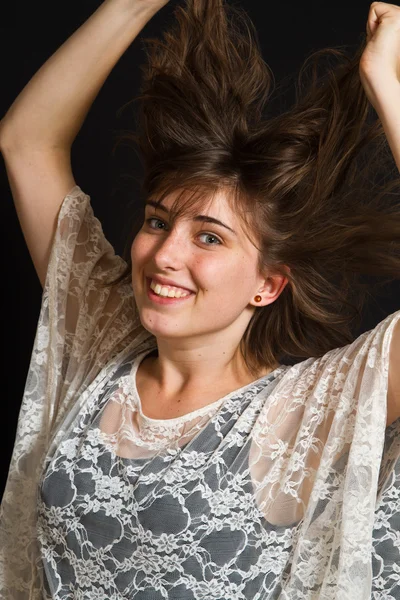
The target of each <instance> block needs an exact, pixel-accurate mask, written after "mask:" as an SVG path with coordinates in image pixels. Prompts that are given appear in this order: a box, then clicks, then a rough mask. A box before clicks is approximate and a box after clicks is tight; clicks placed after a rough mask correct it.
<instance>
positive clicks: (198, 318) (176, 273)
mask: <svg viewBox="0 0 400 600" xmlns="http://www.w3.org/2000/svg"><path fill="white" fill-rule="evenodd" d="M172 201H173V198H172V197H171V196H169V197H167V198H165V199H164V201H163V203H162V204H163V206H164V207H165V210H163V209H160V208H157V209H156V208H155V207H153V206H151V205H146V208H145V219H144V224H143V226H142V228H141V229H140V231H139V233H138V234H137V236H136V238H135V240H134V242H133V244H132V248H131V257H132V287H133V292H134V296H135V301H136V304H137V307H138V310H139V315H140V319H141V322H142V325H143V326H144V327H145V329H147V330H148V331H149V332H151V333H152V334H153V335H155V336H156V337H161V338H180V339H182V340H183V338H185V339H187V340H189V339H190V338H194V337H196V338H197V339H200V337H201V338H204V339H203V341H206V342H212V340H213V337H214V336H216V335H218V339H220V336H221V334H222V335H223V332H224V331H225V332H227V335H228V337H229V332H231V333H232V334H233V335H234V331H235V330H237V331H240V332H241V335H242V333H243V332H244V330H245V328H246V326H247V323H248V321H249V320H250V318H251V316H252V314H253V312H254V307H255V306H257V305H258V304H256V303H254V301H253V298H254V296H255V295H256V294H257V292H258V290H259V289H260V286H262V285H263V284H264V283H265V282H264V278H263V277H262V276H261V275H260V274H259V273H258V270H257V259H258V250H257V249H256V248H255V246H254V245H253V244H252V243H251V242H250V240H249V239H248V238H247V237H246V235H245V233H244V230H243V229H242V226H241V222H240V220H239V218H238V217H237V216H235V214H234V213H233V212H232V210H231V208H230V206H229V203H228V202H227V200H226V199H225V197H224V195H223V194H222V193H221V194H220V195H218V196H216V197H215V199H214V201H213V202H212V204H210V206H209V207H208V208H207V209H203V210H201V211H200V212H201V213H202V215H204V216H206V217H212V218H213V219H217V220H218V221H221V222H222V223H223V224H224V225H225V227H224V226H223V225H218V224H216V223H210V222H205V221H204V219H203V218H202V219H201V220H200V219H199V218H198V217H196V218H195V219H193V217H187V216H183V217H181V218H179V219H177V220H176V222H175V223H174V225H173V226H172V224H171V223H170V219H169V214H168V209H169V208H170V206H171V205H172ZM231 230H233V231H231ZM158 277H160V278H161V279H162V278H164V279H168V280H170V281H171V282H173V283H174V284H175V286H177V287H181V286H182V287H184V288H187V289H188V290H190V291H191V293H190V294H189V295H188V296H187V297H186V298H183V299H178V300H177V299H173V300H172V301H171V299H168V300H167V301H165V300H163V299H161V301H160V298H161V297H160V296H156V295H155V294H154V293H153V292H152V291H150V289H149V283H150V280H151V279H152V278H154V279H155V280H157V278H158ZM272 285H275V287H279V285H278V286H277V284H272ZM167 289H168V290H170V288H167ZM158 290H159V288H158ZM273 290H275V288H273ZM156 291H157V290H156ZM269 294H270V296H268V300H269V301H268V302H261V303H260V305H262V304H264V305H265V304H269V303H270V302H272V301H273V300H274V299H275V298H276V297H277V296H278V295H279V293H278V294H277V293H275V294H271V292H269ZM250 302H252V304H250ZM241 335H240V337H241ZM215 339H216V338H215Z"/></svg>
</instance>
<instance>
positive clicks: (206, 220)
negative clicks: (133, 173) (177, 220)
mask: <svg viewBox="0 0 400 600" xmlns="http://www.w3.org/2000/svg"><path fill="white" fill-rule="evenodd" d="M147 205H149V206H153V207H154V208H159V209H160V210H162V211H164V212H166V213H167V214H168V213H169V210H168V208H166V207H165V206H164V205H163V204H161V203H160V202H156V201H155V200H146V206H147ZM193 221H202V222H204V223H214V224H215V225H220V226H221V227H225V229H229V231H231V232H232V233H233V234H234V235H237V233H236V231H234V230H233V229H231V228H230V227H228V225H225V223H223V222H222V221H219V220H218V219H215V218H214V217H209V216H208V215H197V216H195V217H193Z"/></svg>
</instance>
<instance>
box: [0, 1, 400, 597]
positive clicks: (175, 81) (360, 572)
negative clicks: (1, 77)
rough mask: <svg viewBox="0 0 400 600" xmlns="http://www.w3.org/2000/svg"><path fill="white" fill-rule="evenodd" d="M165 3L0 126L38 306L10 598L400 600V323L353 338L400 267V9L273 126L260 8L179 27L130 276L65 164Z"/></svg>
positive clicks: (144, 110) (86, 30)
mask: <svg viewBox="0 0 400 600" xmlns="http://www.w3.org/2000/svg"><path fill="white" fill-rule="evenodd" d="M165 4H166V2H165V1H163V2H160V1H154V0H153V1H151V0H105V2H104V3H103V4H102V5H101V6H100V7H99V8H98V9H97V10H96V12H95V13H94V14H93V15H92V16H91V17H90V18H89V19H88V20H87V21H86V22H85V23H84V24H83V25H82V26H81V27H80V28H79V29H78V30H77V31H76V32H75V33H74V34H73V35H72V36H71V38H70V39H68V40H67V41H66V42H65V44H63V45H62V46H61V47H60V49H59V50H58V51H57V52H56V53H55V54H54V55H53V56H52V57H51V58H50V59H49V60H48V61H47V62H46V63H45V64H44V65H43V67H42V68H41V69H40V70H39V71H38V73H36V75H35V76H34V77H33V78H32V80H31V81H30V82H29V83H28V85H27V86H26V87H25V89H24V90H23V91H22V92H21V94H20V95H19V96H18V98H17V99H16V100H15V102H14V104H13V105H12V106H11V107H10V109H9V111H8V113H7V114H6V116H5V117H4V119H3V121H2V124H1V135H0V141H1V148H2V152H3V156H4V160H5V164H6V167H7V173H8V176H9V182H10V187H11V190H12V194H13V197H14V200H15V204H16V207H17V211H18V216H19V219H20V222H21V227H22V230H23V232H24V236H25V239H26V242H27V245H28V247H29V251H30V253H31V256H32V260H33V262H34V265H35V268H36V271H37V274H38V276H39V279H40V281H41V283H42V285H43V299H42V307H41V312H40V316H39V323H38V329H37V335H36V338H35V343H34V348H33V352H32V360H31V364H30V368H29V373H28V378H27V382H26V388H25V393H24V398H23V403H22V407H21V412H20V419H19V423H18V430H17V435H16V441H15V448H14V453H13V457H12V461H11V465H10V471H9V477H8V480H7V485H6V490H5V493H4V497H3V501H2V513H1V529H0V556H1V561H0V565H1V566H0V595H1V597H2V598H10V599H15V600H26V599H28V598H29V599H39V598H40V599H42V598H57V599H67V598H68V599H70V598H71V599H72V598H82V599H85V600H87V599H90V600H94V599H96V600H103V599H104V600H106V599H107V600H111V599H113V600H114V599H115V600H116V599H121V598H129V599H134V598H135V599H138V600H150V599H151V600H158V599H160V600H161V599H162V598H170V599H172V600H178V599H185V600H192V599H193V600H194V599H196V600H200V599H201V600H203V599H204V600H205V599H207V600H210V599H211V598H213V599H215V600H220V599H228V600H242V599H254V600H255V599H257V600H267V599H272V598H276V599H277V598H280V599H291V600H292V599H293V600H294V599H296V600H298V599H307V600H311V599H315V598H324V599H328V598H335V599H340V600H349V599H352V600H367V599H369V598H371V597H374V598H378V597H383V596H385V598H396V597H399V593H400V587H399V586H400V579H399V567H398V565H399V564H400V550H399V544H398V522H399V517H400V510H399V502H398V500H399V491H400V484H399V478H400V458H399V456H400V451H399V439H400V419H399V417H400V401H399V396H400V393H399V368H398V365H399V361H400V331H399V320H400V311H396V312H395V313H394V314H392V315H389V316H388V317H387V318H385V319H384V320H383V321H382V322H381V323H379V324H378V325H377V326H376V327H375V329H373V330H371V331H368V332H366V333H364V334H362V335H361V336H359V337H358V338H357V339H355V340H354V339H353V336H352V334H351V329H350V325H352V321H353V318H354V316H355V315H357V314H358V315H359V314H360V309H361V305H362V300H363V294H362V293H360V290H361V291H362V289H363V288H362V285H361V282H360V281H359V277H358V276H359V275H364V274H372V275H378V276H381V277H384V278H385V281H387V280H389V279H395V278H398V276H399V273H400V254H399V249H400V209H399V206H398V203H397V204H393V195H392V197H391V202H389V200H387V199H386V198H385V199H384V201H382V197H383V196H384V194H385V193H386V192H389V191H392V190H393V188H394V185H397V184H398V183H399V178H398V177H395V178H394V179H393V181H392V182H391V183H390V184H386V187H384V188H380V187H378V186H376V187H372V186H371V173H374V172H378V168H379V167H380V166H383V167H385V168H386V169H387V168H388V166H387V164H386V163H385V162H384V161H383V158H384V156H386V157H387V153H386V150H387V147H388V145H387V143H386V142H388V143H389V146H390V149H391V150H392V153H393V156H390V159H391V160H393V157H394V159H395V161H396V163H397V167H400V125H399V123H400V110H399V108H398V107H399V106H400V102H399V101H400V81H399V77H400V42H399V41H398V29H399V24H400V9H399V7H396V6H394V5H389V4H383V3H374V4H373V5H371V8H370V13H369V15H368V22H367V39H366V40H365V42H366V43H365V42H364V43H363V45H362V47H360V49H359V51H358V52H357V53H356V55H355V56H354V57H352V58H351V59H348V58H346V57H345V56H344V55H343V53H341V52H339V51H336V50H331V51H330V54H331V55H333V56H335V57H336V58H337V59H338V64H337V65H336V66H335V67H334V68H330V69H328V70H325V73H324V74H323V76H321V77H318V78H314V79H313V81H312V82H311V84H310V86H309V89H307V90H306V91H304V92H302V93H301V94H299V96H298V98H297V101H296V104H295V105H294V106H293V107H292V108H291V109H290V110H288V111H286V112H285V113H284V114H281V115H279V116H276V117H273V118H272V117H270V118H268V119H267V118H265V115H263V112H262V111H263V107H264V104H265V101H266V99H267V96H268V90H269V86H270V73H269V71H268V68H267V66H266V65H265V63H264V62H263V60H262V57H261V52H260V49H259V46H258V44H257V41H256V35H255V31H254V29H253V28H252V24H251V22H250V21H249V20H248V18H247V17H246V15H245V13H244V12H242V11H240V10H239V9H237V8H236V9H233V8H229V7H228V6H227V5H226V4H225V3H224V2H223V0H187V1H186V4H185V6H184V7H177V8H176V12H175V15H176V18H177V21H176V23H174V25H173V26H171V28H170V29H169V30H168V31H167V32H166V33H165V39H164V41H163V42H161V41H157V40H150V45H152V51H151V52H149V55H148V64H147V69H144V70H143V86H142V89H141V92H140V96H139V97H138V100H140V104H139V111H138V117H139V118H138V131H137V133H136V134H132V135H131V137H132V139H134V141H135V142H136V143H137V145H138V147H139V149H140V153H141V157H142V160H143V181H142V186H141V192H142V198H141V216H140V218H136V219H134V223H133V226H132V237H131V238H130V239H129V240H128V245H127V252H126V256H125V257H124V258H122V257H119V256H116V255H115V253H114V251H113V249H112V247H111V246H110V244H109V243H108V242H107V240H106V239H105V238H104V235H103V232H102V228H101V225H100V223H99V221H98V220H97V219H96V218H95V217H94V215H93V212H92V209H91V205H90V198H89V196H88V195H86V194H85V193H84V191H83V190H81V188H80V187H79V186H78V185H76V182H75V180H74V177H73V174H72V172H71V166H70V149H71V144H72V142H73V140H74V138H75V136H76V135H77V132H78V131H79V128H80V127H81V124H82V122H83V119H84V118H85V115H86V114H87V111H88V109H89V107H90V105H91V104H92V102H93V100H94V98H95V97H96V94H97V93H98V91H99V89H100V87H101V86H102V84H103V82H104V80H105V78H106V77H107V75H108V74H109V72H110V70H111V69H112V67H113V65H114V64H115V63H116V61H117V60H118V59H119V57H120V56H121V54H122V53H123V52H124V50H125V49H126V48H127V47H128V46H129V44H130V43H131V42H132V40H133V39H134V38H135V36H136V35H137V34H138V33H139V32H140V30H141V29H142V28H143V26H144V25H145V24H146V23H147V22H148V20H149V19H150V18H151V17H152V16H153V15H154V14H155V13H156V12H157V11H158V10H159V9H160V8H161V7H162V6H163V5H165ZM242 26H243V27H242ZM318 54H320V53H318ZM371 105H372V106H373V107H374V108H375V110H376V111H377V113H378V116H379V119H378V120H373V122H372V123H370V124H368V123H367V121H368V116H369V115H370V110H369V109H370V107H371ZM361 159H362V160H361ZM378 159H380V160H381V162H378ZM392 167H393V164H392ZM285 357H289V358H294V359H295V360H297V361H298V362H297V364H293V365H289V364H283V363H282V360H283V359H284V358H285ZM396 361H397V362H396ZM289 362H290V361H289ZM292 362H293V361H292Z"/></svg>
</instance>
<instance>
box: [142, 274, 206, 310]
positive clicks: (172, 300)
mask: <svg viewBox="0 0 400 600" xmlns="http://www.w3.org/2000/svg"><path fill="white" fill-rule="evenodd" d="M150 283H151V278H150V277H146V289H147V297H148V298H149V300H151V302H154V303H155V304H178V303H180V302H184V301H185V300H188V299H189V298H191V297H192V296H194V295H195V294H194V293H193V292H189V293H187V291H186V290H182V293H185V294H187V295H185V296H181V297H180V298H176V297H169V296H160V295H159V294H156V292H155V291H153V290H152V289H151V287H150ZM162 287H165V288H167V289H168V286H162Z"/></svg>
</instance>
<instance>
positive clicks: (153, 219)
mask: <svg viewBox="0 0 400 600" xmlns="http://www.w3.org/2000/svg"><path fill="white" fill-rule="evenodd" d="M151 221H158V222H159V223H163V224H164V225H165V223H164V221H161V219H157V218H156V217H150V219H146V223H148V225H149V226H150V227H151V229H160V227H158V226H156V227H152V225H150V223H151Z"/></svg>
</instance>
